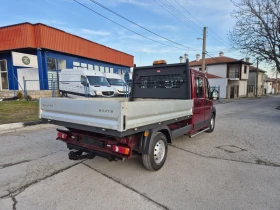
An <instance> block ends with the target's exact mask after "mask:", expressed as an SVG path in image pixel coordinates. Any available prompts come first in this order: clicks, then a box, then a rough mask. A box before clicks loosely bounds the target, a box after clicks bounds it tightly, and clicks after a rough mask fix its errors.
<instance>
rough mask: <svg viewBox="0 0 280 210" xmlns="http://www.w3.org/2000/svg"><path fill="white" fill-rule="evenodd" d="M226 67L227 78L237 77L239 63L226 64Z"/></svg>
mask: <svg viewBox="0 0 280 210" xmlns="http://www.w3.org/2000/svg"><path fill="white" fill-rule="evenodd" d="M227 68H228V78H239V76H240V74H239V70H240V65H238V64H233V65H230V66H228V67H227Z"/></svg>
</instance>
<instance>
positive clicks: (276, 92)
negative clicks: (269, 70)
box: [275, 67, 279, 95]
mask: <svg viewBox="0 0 280 210" xmlns="http://www.w3.org/2000/svg"><path fill="white" fill-rule="evenodd" d="M277 77H278V70H277V67H276V80H275V95H277V94H278V90H279V84H278V78H277Z"/></svg>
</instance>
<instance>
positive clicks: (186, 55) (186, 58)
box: [184, 53, 189, 62]
mask: <svg viewBox="0 0 280 210" xmlns="http://www.w3.org/2000/svg"><path fill="white" fill-rule="evenodd" d="M184 57H185V61H186V62H187V60H188V58H189V56H188V54H187V53H186V54H185V55H184Z"/></svg>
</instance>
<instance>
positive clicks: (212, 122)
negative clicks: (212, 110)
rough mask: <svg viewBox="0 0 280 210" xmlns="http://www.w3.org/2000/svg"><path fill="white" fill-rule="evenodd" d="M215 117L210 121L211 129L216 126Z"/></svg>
mask: <svg viewBox="0 0 280 210" xmlns="http://www.w3.org/2000/svg"><path fill="white" fill-rule="evenodd" d="M214 123H215V122H214V117H212V118H211V121H210V126H211V129H213V128H214Z"/></svg>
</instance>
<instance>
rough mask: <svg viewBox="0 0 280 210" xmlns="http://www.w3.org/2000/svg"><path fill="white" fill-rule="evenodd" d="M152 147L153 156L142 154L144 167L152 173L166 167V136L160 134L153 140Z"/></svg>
mask: <svg viewBox="0 0 280 210" xmlns="http://www.w3.org/2000/svg"><path fill="white" fill-rule="evenodd" d="M150 146H151V147H152V151H153V152H152V154H142V161H143V164H144V166H145V167H146V168H147V169H148V170H150V171H157V170H159V169H161V167H162V166H163V165H164V163H165V160H166V157H167V150H168V145H167V139H166V136H165V135H164V134H163V133H161V132H158V133H156V135H155V136H154V138H153V139H151V143H150Z"/></svg>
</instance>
